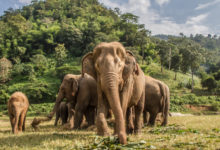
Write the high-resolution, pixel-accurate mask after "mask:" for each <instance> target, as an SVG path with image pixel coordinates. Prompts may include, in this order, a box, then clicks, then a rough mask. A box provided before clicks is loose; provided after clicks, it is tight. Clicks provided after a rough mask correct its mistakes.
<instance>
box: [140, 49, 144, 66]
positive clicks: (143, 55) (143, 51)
mask: <svg viewBox="0 0 220 150" xmlns="http://www.w3.org/2000/svg"><path fill="white" fill-rule="evenodd" d="M141 51H142V65H143V64H144V50H143V48H142V46H141Z"/></svg>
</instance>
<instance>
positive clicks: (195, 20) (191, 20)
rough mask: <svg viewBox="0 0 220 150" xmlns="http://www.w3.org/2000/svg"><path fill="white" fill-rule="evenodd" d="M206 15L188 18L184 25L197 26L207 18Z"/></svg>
mask: <svg viewBox="0 0 220 150" xmlns="http://www.w3.org/2000/svg"><path fill="white" fill-rule="evenodd" d="M208 15H209V14H208V13H206V14H201V15H198V16H196V17H189V19H188V20H187V21H186V24H198V23H201V22H202V21H204V20H205V19H206V18H207V17H208Z"/></svg>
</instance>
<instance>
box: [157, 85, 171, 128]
mask: <svg viewBox="0 0 220 150" xmlns="http://www.w3.org/2000/svg"><path fill="white" fill-rule="evenodd" d="M159 85H160V91H161V95H162V97H163V99H162V116H163V121H162V125H163V126H165V125H166V124H167V122H168V115H169V107H170V91H169V88H168V86H167V85H166V84H164V83H160V84H159Z"/></svg>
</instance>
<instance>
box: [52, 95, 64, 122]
mask: <svg viewBox="0 0 220 150" xmlns="http://www.w3.org/2000/svg"><path fill="white" fill-rule="evenodd" d="M63 98H64V94H63V93H62V92H59V93H58V96H57V98H56V102H55V105H54V107H53V110H52V112H51V113H50V114H49V116H48V118H50V120H51V119H52V118H53V116H54V114H55V113H56V111H57V110H58V108H59V106H60V103H61V100H62V99H63Z"/></svg>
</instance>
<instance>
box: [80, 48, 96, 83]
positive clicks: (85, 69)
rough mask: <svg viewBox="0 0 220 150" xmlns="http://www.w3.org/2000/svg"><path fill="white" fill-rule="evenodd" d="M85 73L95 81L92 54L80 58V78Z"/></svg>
mask: <svg viewBox="0 0 220 150" xmlns="http://www.w3.org/2000/svg"><path fill="white" fill-rule="evenodd" d="M85 73H87V74H89V75H91V76H92V77H93V78H94V79H96V71H95V67H94V60H93V52H89V53H87V54H86V55H85V56H83V58H82V76H83V77H84V74H85Z"/></svg>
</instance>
